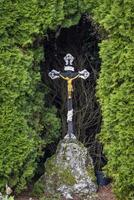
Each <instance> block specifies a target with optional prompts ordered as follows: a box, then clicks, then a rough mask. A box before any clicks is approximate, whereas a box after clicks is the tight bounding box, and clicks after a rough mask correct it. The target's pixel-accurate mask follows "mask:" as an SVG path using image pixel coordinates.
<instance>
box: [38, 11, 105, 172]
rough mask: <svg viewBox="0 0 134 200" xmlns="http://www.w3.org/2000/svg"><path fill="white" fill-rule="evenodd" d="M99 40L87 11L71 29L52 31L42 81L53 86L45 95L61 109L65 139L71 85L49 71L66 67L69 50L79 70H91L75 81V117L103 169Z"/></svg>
mask: <svg viewBox="0 0 134 200" xmlns="http://www.w3.org/2000/svg"><path fill="white" fill-rule="evenodd" d="M99 42H100V35H99V33H98V26H97V25H96V24H94V23H93V20H92V18H91V17H90V16H89V15H87V14H83V15H82V17H81V19H80V21H79V23H78V24H77V25H74V26H71V27H70V28H61V27H58V28H57V30H56V31H52V30H48V32H47V38H46V39H45V41H44V56H45V61H44V62H42V63H41V77H42V82H43V83H44V84H45V85H47V86H48V88H50V91H49V93H48V95H47V96H46V97H45V98H46V102H47V106H50V107H51V106H52V105H55V106H56V107H57V109H58V115H59V117H60V118H61V122H62V130H61V138H63V137H64V136H65V135H66V133H67V123H66V114H67V106H66V101H67V90H66V87H67V85H66V81H64V80H61V79H56V80H51V79H50V77H49V76H48V73H49V71H51V70H52V69H55V70H57V71H63V70H64V64H65V63H64V59H63V58H64V56H65V55H66V54H67V53H71V54H72V55H73V56H74V57H75V60H74V63H73V65H74V67H75V70H76V71H79V70H83V69H87V70H88V71H89V72H90V77H89V78H88V79H87V80H81V79H78V80H75V81H74V82H73V87H74V92H73V108H74V119H73V120H74V133H75V135H76V137H77V139H79V140H80V141H81V142H82V143H84V145H85V146H86V147H87V148H88V150H89V153H90V154H91V156H92V158H93V161H94V166H95V170H101V168H102V166H103V165H104V164H105V163H106V159H105V157H104V155H103V153H102V145H101V144H100V143H99V142H98V141H97V140H96V138H95V136H96V134H98V133H99V132H100V127H101V118H102V116H101V112H100V106H99V103H98V101H97V99H96V95H95V94H96V81H97V79H98V77H99V71H100V59H99V54H98V52H99V47H98V43H99ZM61 138H59V139H61Z"/></svg>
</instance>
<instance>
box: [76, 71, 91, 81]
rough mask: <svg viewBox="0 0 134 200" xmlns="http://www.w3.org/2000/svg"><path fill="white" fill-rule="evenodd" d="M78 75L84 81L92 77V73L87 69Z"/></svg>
mask: <svg viewBox="0 0 134 200" xmlns="http://www.w3.org/2000/svg"><path fill="white" fill-rule="evenodd" d="M78 73H79V77H80V78H82V79H87V78H88V77H89V75H90V73H89V72H88V71H87V70H86V69H84V70H82V71H79V72H78Z"/></svg>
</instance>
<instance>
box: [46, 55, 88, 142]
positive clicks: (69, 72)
mask: <svg viewBox="0 0 134 200" xmlns="http://www.w3.org/2000/svg"><path fill="white" fill-rule="evenodd" d="M64 60H65V66H64V71H63V72H60V71H56V70H54V69H53V70H52V71H51V72H49V74H48V75H49V77H50V78H51V79H57V78H62V79H64V80H66V81H67V92H68V99H67V108H68V112H67V123H68V131H67V135H66V138H68V137H69V138H76V137H75V135H74V132H73V105H72V92H73V85H72V82H73V80H75V79H77V78H82V79H87V78H88V77H89V75H90V73H89V72H88V71H87V70H86V69H84V70H82V71H78V72H75V71H74V67H73V66H72V63H73V60H74V57H73V56H72V55H71V54H67V55H66V56H65V57H64Z"/></svg>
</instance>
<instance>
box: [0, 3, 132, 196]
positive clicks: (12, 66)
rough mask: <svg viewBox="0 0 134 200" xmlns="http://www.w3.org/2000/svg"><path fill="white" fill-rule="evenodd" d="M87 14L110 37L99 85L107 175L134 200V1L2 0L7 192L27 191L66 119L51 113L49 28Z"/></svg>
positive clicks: (1, 167)
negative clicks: (46, 74)
mask: <svg viewBox="0 0 134 200" xmlns="http://www.w3.org/2000/svg"><path fill="white" fill-rule="evenodd" d="M85 12H87V13H89V14H92V17H93V18H94V20H95V21H96V22H98V23H99V24H100V26H101V27H103V28H104V29H105V31H106V33H105V34H104V35H105V37H106V38H104V39H103V41H102V43H101V44H100V57H101V59H102V66H101V72H100V78H99V80H98V86H97V90H98V94H97V95H98V97H99V101H100V104H101V109H102V115H103V126H102V131H101V134H100V139H101V141H102V143H103V144H104V151H105V153H106V155H107V158H108V165H107V166H106V169H107V171H108V174H109V175H110V176H112V177H113V183H114V189H115V192H116V194H117V196H118V198H119V199H126V200H129V199H133V196H134V193H133V187H132V186H133V185H134V179H133V177H132V173H133V171H134V165H133V162H134V160H133V157H132V154H133V147H132V139H133V138H132V137H133V134H132V116H133V111H132V106H133V103H132V88H133V82H132V79H133V71H132V68H133V63H132V61H133V55H134V47H133V45H134V32H133V30H134V29H133V27H134V24H133V23H134V3H133V0H124V1H123V0H117V1H109V0H100V1H93V0H84V1H82V0H69V1H64V0H59V1H57V0H25V1H20V0H19V1H11V0H7V1H4V0H1V1H0V81H1V85H0V92H1V96H0V104H1V110H0V120H1V123H0V188H3V187H4V186H5V185H6V183H8V184H9V185H10V186H11V187H14V188H15V189H16V191H21V190H22V189H24V188H25V187H26V185H27V183H28V182H29V181H30V179H31V178H32V176H33V175H34V172H35V170H36V161H37V159H38V157H39V155H41V154H42V149H43V148H44V147H45V145H46V144H48V143H51V142H52V141H54V140H55V139H56V138H57V137H58V136H59V135H58V134H59V128H60V121H59V119H58V118H57V116H56V110H55V108H47V107H46V104H45V102H44V94H46V93H47V90H48V89H47V88H46V87H45V86H42V85H41V80H40V72H39V65H40V61H41V60H42V59H43V48H42V47H43V44H42V39H43V38H44V37H45V34H46V32H47V30H48V29H53V30H56V29H57V28H58V27H59V26H61V27H69V26H71V25H73V24H76V23H78V20H79V19H80V16H81V14H82V13H85ZM42 130H45V131H46V136H45V137H43V138H44V140H42V139H41V137H40V133H41V131H42ZM48 132H49V134H48Z"/></svg>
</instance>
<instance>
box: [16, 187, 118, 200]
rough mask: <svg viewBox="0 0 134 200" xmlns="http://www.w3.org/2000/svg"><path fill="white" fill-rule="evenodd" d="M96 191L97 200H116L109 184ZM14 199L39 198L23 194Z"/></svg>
mask: <svg viewBox="0 0 134 200" xmlns="http://www.w3.org/2000/svg"><path fill="white" fill-rule="evenodd" d="M97 193H98V199H97V200H116V198H115V195H114V194H113V192H112V187H111V185H108V186H103V187H100V188H99V189H98V192H97ZM15 200H39V199H38V198H35V197H30V196H29V195H24V194H23V195H21V196H19V197H16V198H15ZM83 200H84V199H83Z"/></svg>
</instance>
